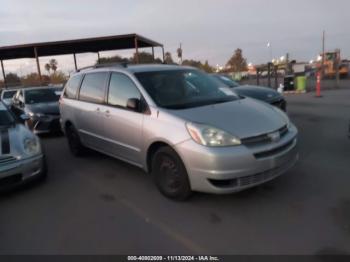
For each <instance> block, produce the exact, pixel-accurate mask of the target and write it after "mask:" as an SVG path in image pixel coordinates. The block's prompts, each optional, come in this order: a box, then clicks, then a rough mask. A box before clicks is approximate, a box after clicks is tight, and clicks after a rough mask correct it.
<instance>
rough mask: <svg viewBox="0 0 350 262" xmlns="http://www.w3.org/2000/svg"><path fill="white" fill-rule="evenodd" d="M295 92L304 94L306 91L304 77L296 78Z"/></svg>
mask: <svg viewBox="0 0 350 262" xmlns="http://www.w3.org/2000/svg"><path fill="white" fill-rule="evenodd" d="M296 80H297V81H296V82H297V91H300V92H305V90H306V76H298V77H297V79H296Z"/></svg>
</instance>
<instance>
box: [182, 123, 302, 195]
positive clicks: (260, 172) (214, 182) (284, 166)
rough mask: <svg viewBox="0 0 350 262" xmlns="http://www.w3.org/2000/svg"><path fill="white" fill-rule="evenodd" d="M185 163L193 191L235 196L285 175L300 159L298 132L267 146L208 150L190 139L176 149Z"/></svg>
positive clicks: (294, 131) (292, 128)
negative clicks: (234, 194) (235, 193)
mask: <svg viewBox="0 0 350 262" xmlns="http://www.w3.org/2000/svg"><path fill="white" fill-rule="evenodd" d="M175 149H176V151H177V152H178V153H179V155H180V156H181V158H182V159H183V161H184V164H185V166H186V170H187V173H188V176H189V180H190V184H191V188H192V190H194V191H200V192H207V193H216V194H224V193H233V192H238V191H242V190H244V189H247V188H250V187H253V186H256V185H259V184H262V183H265V182H267V181H269V180H272V179H274V178H275V177H277V176H279V175H281V174H283V173H284V172H286V171H287V170H288V169H289V168H291V167H292V166H293V165H294V164H295V163H296V161H297V159H298V151H297V129H296V128H295V127H294V126H292V127H291V128H290V130H289V132H288V134H287V135H286V136H284V137H283V138H282V139H281V140H280V141H278V142H271V143H269V144H268V145H266V144H265V145H260V146H254V147H248V146H245V145H241V146H234V147H222V148H218V147H217V148H214V147H211V148H210V147H205V146H202V145H199V144H197V143H195V142H194V141H192V140H187V141H185V142H183V143H180V144H178V145H177V146H176V147H175Z"/></svg>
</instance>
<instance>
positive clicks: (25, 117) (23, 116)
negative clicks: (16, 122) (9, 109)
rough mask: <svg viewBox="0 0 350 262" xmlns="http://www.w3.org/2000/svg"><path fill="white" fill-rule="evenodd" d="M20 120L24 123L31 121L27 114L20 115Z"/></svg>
mask: <svg viewBox="0 0 350 262" xmlns="http://www.w3.org/2000/svg"><path fill="white" fill-rule="evenodd" d="M20 118H21V120H22V121H28V120H29V119H30V117H29V115H27V114H22V115H20Z"/></svg>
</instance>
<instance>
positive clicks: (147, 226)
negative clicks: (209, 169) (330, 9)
mask: <svg viewBox="0 0 350 262" xmlns="http://www.w3.org/2000/svg"><path fill="white" fill-rule="evenodd" d="M323 95H324V97H323V98H315V97H314V96H313V94H311V93H310V94H299V95H288V96H287V100H288V114H289V115H290V117H291V119H292V121H293V122H294V123H295V124H296V125H297V127H298V129H299V132H300V134H299V151H300V160H299V162H298V163H297V165H296V166H295V167H294V168H293V169H291V170H289V171H288V172H287V173H286V174H284V175H283V176H281V177H279V178H277V179H275V180H273V181H271V182H269V183H267V184H264V185H262V186H259V187H256V188H254V189H250V190H248V191H244V192H241V193H238V194H231V195H210V194H202V193H196V194H195V195H194V196H193V197H192V198H191V199H190V200H189V201H187V202H174V201H171V200H169V199H166V198H164V197H163V196H162V195H161V194H160V193H159V192H158V191H157V189H156V187H155V186H154V184H153V183H152V181H151V179H150V177H149V176H148V175H147V174H145V173H144V172H143V171H142V170H140V169H138V168H136V167H133V166H131V165H129V164H126V163H123V162H121V161H119V160H115V159H113V158H110V157H107V156H104V155H102V154H99V153H90V154H89V155H87V156H86V157H83V158H75V157H73V156H72V155H71V154H70V152H69V150H68V146H67V143H66V139H65V138H64V137H63V136H45V137H42V142H43V145H44V147H45V150H46V153H47V158H48V166H49V177H48V180H47V181H46V182H45V183H42V184H37V185H32V186H29V187H26V188H23V189H20V190H16V191H14V192H12V193H11V194H7V195H2V196H0V254H132V255H134V254H204V253H205V254H298V255H300V254H308V255H310V254H350V158H349V156H350V139H348V137H347V128H348V124H349V120H350V90H336V91H327V92H324V93H323Z"/></svg>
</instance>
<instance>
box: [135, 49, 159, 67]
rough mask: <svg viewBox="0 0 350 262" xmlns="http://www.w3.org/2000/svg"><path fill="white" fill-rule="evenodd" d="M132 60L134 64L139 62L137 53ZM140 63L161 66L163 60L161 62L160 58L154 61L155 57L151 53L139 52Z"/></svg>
mask: <svg viewBox="0 0 350 262" xmlns="http://www.w3.org/2000/svg"><path fill="white" fill-rule="evenodd" d="M130 60H131V61H132V62H134V63H136V62H137V59H136V53H134V55H133V57H132V58H131V59H130ZM139 63H140V64H153V63H157V64H161V63H162V60H160V59H159V58H156V59H153V55H152V54H151V53H147V52H139Z"/></svg>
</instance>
